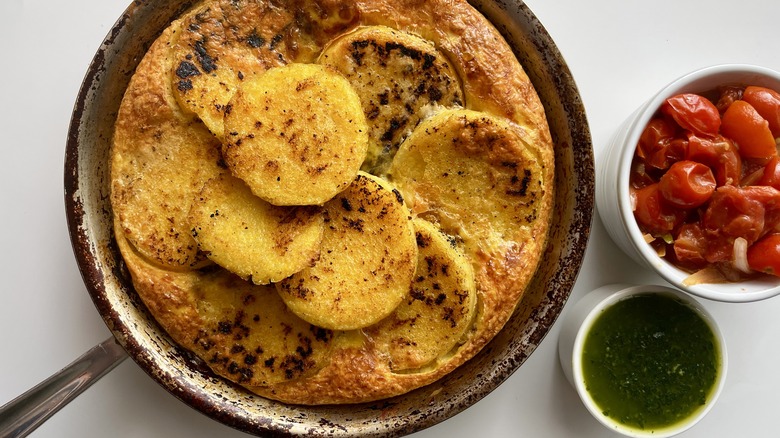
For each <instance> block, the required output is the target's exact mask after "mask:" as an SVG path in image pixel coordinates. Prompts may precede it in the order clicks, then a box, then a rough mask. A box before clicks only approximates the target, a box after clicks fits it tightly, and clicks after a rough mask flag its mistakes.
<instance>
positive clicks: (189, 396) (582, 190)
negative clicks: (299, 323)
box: [64, 0, 594, 436]
mask: <svg viewBox="0 0 780 438" xmlns="http://www.w3.org/2000/svg"><path fill="white" fill-rule="evenodd" d="M147 3H150V2H149V1H141V2H138V1H136V2H134V3H133V4H131V5H130V6H129V7H128V8H127V10H126V11H125V12H124V13H123V15H122V16H121V18H120V19H119V20H118V21H117V23H116V24H115V25H114V26H113V27H112V29H111V30H110V32H109V34H108V35H107V37H106V38H105V40H104V41H103V43H102V44H101V46H100V48H99V49H98V51H97V53H96V55H95V57H94V58H93V60H92V62H91V64H90V66H89V68H88V70H87V73H86V76H85V79H84V82H83V83H82V86H81V89H80V90H79V94H78V98H77V100H76V103H75V106H74V110H73V116H72V119H71V123H70V128H69V131H68V139H67V145H66V155H65V178H64V182H65V204H66V213H67V214H66V216H67V220H68V229H69V233H70V236H71V244H72V247H73V251H74V255H75V257H76V259H77V263H78V266H79V269H80V272H81V275H82V278H83V280H84V282H85V285H86V286H87V288H88V291H89V293H90V296H91V297H92V299H93V302H94V304H95V306H96V308H97V309H98V311H99V313H100V314H101V315H102V317H103V319H104V321H105V323H106V324H107V326H108V327H109V329H110V330H111V332H112V333H113V335H114V336H115V337H116V338H117V340H118V341H119V343H120V345H122V346H123V347H124V348H125V350H127V352H128V353H129V354H130V356H131V357H132V358H133V360H134V361H135V362H136V363H138V364H139V365H140V366H141V368H142V369H144V371H145V372H146V373H147V374H149V375H150V376H151V377H153V379H154V380H155V381H157V382H158V384H160V385H161V386H163V387H165V388H166V390H168V391H169V392H171V393H173V394H174V395H175V396H176V397H177V398H179V399H180V400H182V401H184V402H185V403H186V404H187V405H189V406H190V407H192V408H194V409H197V410H199V411H200V412H202V413H203V414H205V415H207V416H209V417H211V418H213V419H216V420H218V421H220V422H222V423H223V424H226V425H228V426H231V427H234V428H236V429H239V430H242V431H244V432H248V433H252V434H257V433H263V434H266V435H268V434H270V435H272V436H290V435H291V434H290V432H289V430H288V429H287V428H286V427H284V425H283V424H277V423H275V422H270V423H268V422H266V423H263V424H262V425H260V427H261V428H262V430H258V429H257V427H258V425H257V424H256V423H252V422H250V421H247V420H245V419H244V418H242V417H241V416H235V415H233V413H234V412H236V411H235V410H233V409H231V405H230V404H223V405H220V406H218V409H217V407H216V406H212V405H211V403H210V400H209V399H208V398H206V397H202V398H201V397H198V396H199V395H202V392H201V391H194V392H193V391H190V389H191V388H188V387H184V386H179V385H173V384H168V383H164V382H162V381H161V378H160V376H159V375H158V374H159V370H158V369H157V368H156V367H155V365H154V362H153V360H152V359H151V356H150V355H149V354H148V353H147V352H146V350H145V348H144V347H143V346H142V345H140V343H139V342H138V341H137V340H136V339H135V338H134V337H133V336H131V335H129V334H128V332H127V331H126V329H124V328H123V323H122V321H121V318H120V317H119V315H118V314H117V313H116V311H115V310H114V309H113V308H112V307H111V306H110V303H109V301H108V300H107V299H106V296H105V294H106V290H105V284H104V274H103V271H102V270H101V269H100V268H99V267H98V266H97V265H96V263H95V256H94V254H93V253H92V251H93V250H94V248H92V246H91V245H90V241H89V236H88V235H87V234H86V233H85V231H84V230H83V229H81V227H82V225H83V224H84V217H85V213H86V212H85V211H84V206H83V204H82V202H81V199H80V193H79V184H80V180H79V149H80V147H79V139H80V133H79V128H80V126H81V123H82V117H83V112H84V108H85V106H86V103H87V99H88V98H89V95H90V91H92V90H93V86H95V84H97V83H99V82H100V79H101V76H102V75H103V74H104V72H105V56H106V51H107V50H108V49H109V48H110V47H111V45H112V42H113V39H114V38H115V36H116V35H117V34H119V33H121V32H122V30H123V28H124V27H125V25H126V24H127V23H128V22H129V21H131V19H132V17H133V15H134V12H135V11H137V10H138V9H140V8H141V7H145V6H146V4H147ZM151 3H153V2H151ZM497 3H502V4H506V3H507V2H502V1H498V2H497ZM509 3H514V4H515V6H516V7H517V8H518V9H519V10H521V11H523V12H524V13H525V14H526V15H528V16H529V17H531V18H532V19H533V20H534V24H535V25H536V32H537V33H538V34H539V37H540V38H538V39H535V40H534V42H535V43H536V44H537V46H538V45H543V46H544V48H546V49H547V50H549V51H551V52H552V53H553V55H555V56H554V59H553V61H554V62H553V65H551V67H554V68H557V70H558V71H557V73H558V79H559V80H558V81H557V82H556V89H557V91H558V93H559V94H561V95H562V96H563V97H564V99H563V100H562V103H563V104H564V107H565V108H564V110H565V112H566V113H568V116H569V117H570V119H569V126H570V128H571V133H572V137H573V138H572V140H573V142H574V143H575V144H573V145H569V147H572V148H574V149H575V154H574V157H575V159H577V158H579V159H580V160H581V161H583V162H584V163H585V167H586V170H587V168H592V162H593V155H592V147H591V142H590V133H589V131H588V124H587V120H586V117H585V111H584V108H583V106H582V102H581V99H580V96H579V93H578V91H577V89H576V85H574V80H573V78H572V76H571V73H570V71H569V69H568V67H567V66H566V65H565V63H564V61H563V60H562V58H561V56H560V54H559V52H558V50H557V48H556V46H555V44H554V42H553V41H552V39H551V38H550V36H549V34H547V32H546V30H545V29H544V28H543V26H542V25H541V24H540V23H538V21H536V17H535V16H534V15H533V13H532V12H531V11H530V10H529V9H528V8H527V6H525V4H524V3H523V2H522V1H520V0H515V1H510V2H509ZM161 31H162V29H160V32H161ZM158 33H159V32H158ZM539 40H541V42H540V41H539ZM548 61H549V60H548ZM137 62H140V58H139V59H137V60H136V61H135V63H136V64H137ZM133 67H134V66H133ZM107 113H108V114H116V112H115V111H108V112H107ZM583 154H584V155H585V156H582V155H583ZM588 166H590V167H588ZM585 175H586V176H588V178H586V179H583V180H579V184H580V187H578V188H577V190H576V195H577V196H576V202H577V205H578V206H581V205H584V206H586V208H585V209H584V210H580V211H578V214H579V215H580V216H581V217H580V218H579V219H578V220H573V222H572V223H573V224H574V225H578V226H579V228H578V229H577V230H576V231H578V232H579V233H580V234H579V238H578V239H577V240H576V241H575V242H573V243H572V246H573V247H576V248H581V249H582V250H581V251H575V252H573V253H572V255H570V256H569V257H568V262H569V265H570V266H575V267H576V269H571V268H569V269H568V270H566V275H565V276H564V277H562V278H561V277H559V280H564V281H563V283H565V286H563V287H559V288H558V289H557V290H558V293H559V294H563V295H564V296H563V297H560V298H559V300H560V307H562V306H563V305H564V304H565V302H566V300H567V298H568V296H569V293H570V291H571V288H572V287H573V285H574V281H575V280H576V277H577V275H578V273H579V269H580V267H581V264H582V258H583V257H584V252H585V251H584V249H585V246H586V244H587V241H588V236H589V231H590V225H591V221H592V209H593V207H592V205H593V202H592V193H593V186H594V182H593V178H592V175H593V172H585ZM583 196H584V197H585V198H586V199H582V198H583ZM561 291H563V292H561ZM546 299H548V300H551V299H553V297H551V296H548V297H547V298H546ZM553 313H554V315H553V317H552V318H547V319H544V320H543V321H542V322H540V325H543V330H544V333H543V335H542V336H541V338H539V339H538V342H537V343H536V344H535V345H533V346H532V348H530V349H526V351H520V350H519V349H520V345H519V344H516V343H515V344H511V345H510V348H511V349H512V351H508V352H507V354H506V355H504V357H503V359H502V360H501V363H500V365H503V367H502V366H498V367H494V368H493V370H495V371H496V372H493V373H492V374H490V375H488V376H484V382H486V383H487V384H486V385H483V386H482V387H479V388H477V389H475V390H473V391H470V392H469V394H468V396H467V397H466V398H465V399H463V401H462V403H456V404H452V405H450V406H449V408H445V409H436V410H433V411H432V412H429V413H428V415H425V416H421V417H420V418H419V421H414V422H405V423H403V424H400V425H399V424H396V425H395V426H394V427H392V428H391V429H390V430H387V431H385V432H386V433H381V432H375V434H376V435H383V436H389V435H392V436H400V435H404V434H407V433H412V432H416V431H419V430H422V429H425V428H427V427H430V426H433V425H435V424H438V423H439V422H441V421H444V420H446V419H448V418H450V417H452V416H454V415H457V414H458V413H460V412H462V411H463V410H465V409H467V408H468V407H470V406H472V405H473V404H474V403H476V402H477V401H479V400H481V399H482V398H484V397H485V396H487V395H488V394H489V393H490V392H492V391H493V390H494V389H495V388H497V387H498V385H500V384H501V383H502V382H503V381H505V380H506V379H507V378H509V376H510V375H511V374H512V373H513V372H514V371H516V370H517V369H518V368H519V366H520V365H521V364H522V363H523V362H525V360H526V359H527V357H528V356H529V355H530V354H531V353H533V351H534V350H535V349H536V348H537V346H538V344H539V343H540V342H541V340H542V339H543V338H544V337H545V336H546V334H547V333H548V332H549V329H550V327H551V326H552V324H553V323H554V321H555V319H557V316H558V315H559V313H560V309H556V310H555V311H554V312H553ZM537 330H538V329H537ZM487 348H490V346H487V347H486V349H487ZM167 377H170V378H174V376H167Z"/></svg>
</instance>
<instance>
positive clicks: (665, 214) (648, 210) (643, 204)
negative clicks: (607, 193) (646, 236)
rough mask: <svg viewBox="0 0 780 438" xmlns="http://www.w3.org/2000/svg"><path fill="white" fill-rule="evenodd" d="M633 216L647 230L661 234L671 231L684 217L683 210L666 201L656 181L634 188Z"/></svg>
mask: <svg viewBox="0 0 780 438" xmlns="http://www.w3.org/2000/svg"><path fill="white" fill-rule="evenodd" d="M634 193H635V196H636V210H634V217H635V218H636V220H637V223H638V224H639V225H640V227H643V228H644V229H645V230H646V231H647V232H649V233H651V234H655V235H661V234H666V233H669V232H671V231H672V230H673V229H675V227H677V226H678V225H680V224H681V223H682V222H683V220H684V219H685V212H684V211H682V210H679V209H676V208H674V207H672V206H670V205H668V204H667V203H666V201H665V200H664V198H663V196H662V195H661V191H660V190H659V189H658V183H655V184H651V185H649V186H647V187H643V188H641V189H638V190H636V191H635V192H634Z"/></svg>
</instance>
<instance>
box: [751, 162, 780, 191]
mask: <svg viewBox="0 0 780 438" xmlns="http://www.w3.org/2000/svg"><path fill="white" fill-rule="evenodd" d="M756 185H759V186H770V187H774V188H776V189H778V190H780V157H772V159H771V160H769V162H768V163H766V166H764V174H763V175H761V178H760V179H759V180H758V183H757V184H756Z"/></svg>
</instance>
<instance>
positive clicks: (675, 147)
mask: <svg viewBox="0 0 780 438" xmlns="http://www.w3.org/2000/svg"><path fill="white" fill-rule="evenodd" d="M676 134H677V126H676V125H675V124H674V122H673V121H671V120H667V119H664V118H660V117H658V118H655V119H653V120H650V122H649V123H648V124H647V126H646V127H645V129H644V131H642V135H641V136H640V137H639V144H638V145H637V150H636V154H637V156H639V157H640V158H642V160H644V162H645V164H646V165H647V166H649V167H653V168H656V169H666V168H668V167H669V165H670V164H671V163H672V162H674V161H677V160H679V159H682V158H683V157H684V156H685V149H684V148H680V144H679V143H677V142H676V140H675V135H676Z"/></svg>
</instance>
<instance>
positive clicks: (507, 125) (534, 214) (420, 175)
mask: <svg viewBox="0 0 780 438" xmlns="http://www.w3.org/2000/svg"><path fill="white" fill-rule="evenodd" d="M550 154H551V151H550V150H548V149H545V148H540V147H538V146H537V145H534V144H530V143H527V142H526V139H525V137H524V134H523V131H522V130H521V129H520V128H519V127H518V126H517V125H514V124H513V123H512V122H510V121H508V120H506V119H504V118H500V117H496V116H491V115H489V114H486V113H481V112H476V111H472V110H447V111H443V112H441V113H439V114H436V115H435V116H433V117H431V118H430V119H428V120H426V121H424V122H423V123H421V124H420V125H419V126H418V127H417V129H416V130H415V131H414V132H413V133H412V135H411V136H409V138H408V139H407V140H406V141H405V142H404V143H403V145H402V146H401V148H400V149H399V150H398V153H397V154H396V156H395V159H394V161H393V163H392V166H391V168H390V177H391V180H392V181H393V183H394V184H396V186H397V187H398V189H399V190H401V192H402V193H404V195H405V196H406V197H407V202H409V204H410V207H411V208H412V210H413V211H414V212H415V213H417V214H419V215H421V216H422V217H425V218H429V219H431V220H432V221H434V222H436V223H439V224H440V225H441V228H442V230H444V231H445V232H446V233H447V234H452V235H457V236H460V237H461V238H462V239H463V241H464V243H465V247H466V250H467V253H468V255H469V256H473V257H494V256H499V255H502V254H504V253H505V251H506V250H507V249H508V248H509V247H510V246H511V245H515V244H516V243H517V242H520V243H522V242H526V241H530V240H533V239H537V238H538V239H542V240H543V239H544V238H545V236H544V235H537V234H536V233H537V232H538V229H539V228H538V221H539V219H541V220H546V214H548V213H547V212H548V209H549V203H550V198H551V190H552V187H551V185H550V183H551V178H552V177H551V175H552V173H551V172H552V169H550V168H547V163H551V162H552V156H551V155H550ZM540 212H541V214H540Z"/></svg>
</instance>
